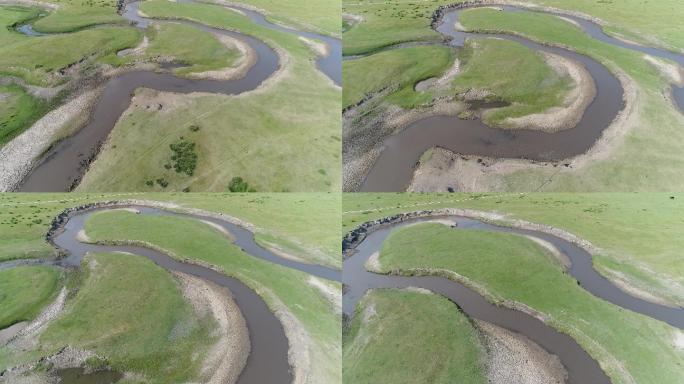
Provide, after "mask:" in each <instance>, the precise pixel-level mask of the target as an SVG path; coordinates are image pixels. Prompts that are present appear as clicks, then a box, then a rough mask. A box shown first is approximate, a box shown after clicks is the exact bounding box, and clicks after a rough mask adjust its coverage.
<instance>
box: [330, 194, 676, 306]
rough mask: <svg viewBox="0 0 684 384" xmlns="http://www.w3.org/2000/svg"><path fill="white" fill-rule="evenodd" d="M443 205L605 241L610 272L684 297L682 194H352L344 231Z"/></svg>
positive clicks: (602, 264)
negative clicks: (399, 214) (523, 221)
mask: <svg viewBox="0 0 684 384" xmlns="http://www.w3.org/2000/svg"><path fill="white" fill-rule="evenodd" d="M670 196H674V197H675V199H671V198H670ZM443 207H456V208H469V209H477V210H482V211H495V212H499V213H502V214H507V215H508V216H509V217H511V218H520V219H524V220H528V221H532V222H535V223H540V224H546V225H551V226H554V227H558V228H561V229H564V230H566V231H569V232H571V233H573V234H575V235H577V236H579V237H581V238H583V239H586V240H588V241H590V242H591V243H592V244H594V245H595V246H597V247H599V248H600V249H601V252H600V253H599V254H595V255H593V259H594V266H595V268H597V269H598V270H599V271H600V272H602V273H603V274H604V275H606V276H613V275H616V274H619V275H623V276H625V277H626V278H627V280H628V281H629V282H630V284H632V285H633V286H635V287H638V288H640V289H643V290H645V291H647V292H651V293H653V294H655V295H657V296H660V297H662V298H665V299H668V300H670V301H671V302H673V303H675V304H678V305H684V289H682V287H683V286H684V279H683V278H682V277H683V276H684V262H682V258H681V250H682V249H684V239H682V237H681V236H680V235H679V234H681V233H682V232H683V231H684V220H683V219H682V212H684V196H681V195H680V194H675V195H670V194H630V193H611V194H605V193H601V194H599V193H596V194H568V193H566V194H561V193H554V194H546V193H538V194H470V195H469V194H345V196H344V199H343V212H346V213H344V214H343V216H342V217H343V221H342V225H343V231H344V232H347V231H349V230H351V229H352V228H354V227H355V226H357V225H359V224H360V223H362V222H365V221H368V220H373V219H375V218H379V217H385V216H389V215H392V214H396V213H399V212H411V211H419V210H429V209H437V208H443Z"/></svg>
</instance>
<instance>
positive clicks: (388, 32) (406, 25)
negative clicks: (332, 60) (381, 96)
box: [342, 0, 684, 54]
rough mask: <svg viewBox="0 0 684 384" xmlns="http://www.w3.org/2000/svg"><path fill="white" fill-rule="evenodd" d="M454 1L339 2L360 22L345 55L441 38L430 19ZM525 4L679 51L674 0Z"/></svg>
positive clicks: (681, 13) (536, 0)
mask: <svg viewBox="0 0 684 384" xmlns="http://www.w3.org/2000/svg"><path fill="white" fill-rule="evenodd" d="M458 2H459V1H453V0H435V1H425V2H418V1H403V0H390V1H383V2H380V1H377V0H343V2H342V10H343V12H345V13H350V14H354V15H359V16H362V17H363V19H364V20H363V22H361V23H359V24H358V25H356V26H355V27H354V28H352V29H351V30H349V31H348V32H345V34H344V40H345V41H344V45H345V51H344V52H345V54H358V53H362V52H369V51H372V50H374V49H377V48H379V47H383V46H386V45H390V44H394V43H399V42H405V41H418V40H422V41H425V40H438V39H440V35H439V34H438V33H436V32H434V31H433V30H431V29H430V17H431V16H432V14H433V12H434V11H435V9H437V7H438V6H440V5H445V4H454V3H458ZM529 3H530V4H536V5H545V6H552V7H556V8H561V9H565V10H569V11H579V12H583V13H585V14H589V15H591V16H594V17H598V18H600V19H602V20H604V21H605V22H606V23H607V26H606V27H605V30H606V31H607V32H608V33H612V34H615V35H622V36H625V37H627V38H629V39H633V40H636V41H639V42H643V43H645V44H657V45H661V46H664V47H669V48H672V49H675V50H679V51H682V50H684V32H682V29H681V28H678V25H679V20H680V19H681V18H682V17H684V9H683V8H682V7H681V4H680V3H679V2H678V0H663V1H657V2H656V1H649V2H644V1H641V0H624V1H594V0H578V1H564V0H533V1H529Z"/></svg>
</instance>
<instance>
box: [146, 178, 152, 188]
mask: <svg viewBox="0 0 684 384" xmlns="http://www.w3.org/2000/svg"><path fill="white" fill-rule="evenodd" d="M145 185H147V186H148V187H151V186H153V185H154V180H147V181H146V182H145Z"/></svg>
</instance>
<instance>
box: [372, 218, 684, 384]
mask: <svg viewBox="0 0 684 384" xmlns="http://www.w3.org/2000/svg"><path fill="white" fill-rule="evenodd" d="M546 252H548V251H546V250H544V249H543V248H542V247H541V246H540V245H537V244H536V243H534V242H532V241H530V240H528V239H526V238H524V237H521V236H518V235H513V234H506V233H487V232H482V231H477V230H467V229H464V230H453V229H451V228H449V227H446V226H444V225H441V224H420V225H416V226H412V227H406V228H402V229H398V230H395V231H394V232H393V233H392V234H391V235H390V237H389V238H388V239H387V241H386V242H385V244H384V245H383V247H382V250H381V253H380V259H379V260H380V265H381V269H382V270H383V271H385V272H389V271H401V272H400V273H406V274H411V273H412V272H411V271H412V270H414V269H416V268H434V269H437V270H446V271H453V272H455V273H457V274H459V275H461V276H464V277H465V278H466V279H468V280H469V281H472V282H473V283H474V284H476V285H478V286H483V287H484V290H486V296H487V297H488V298H489V299H490V300H491V301H493V302H496V303H499V302H502V301H504V300H511V301H515V302H519V303H524V304H526V305H528V306H530V307H532V308H533V309H535V310H537V311H539V312H541V313H544V314H546V315H548V316H549V319H548V320H547V321H546V322H547V324H549V325H551V326H553V327H555V328H557V329H559V330H561V331H563V332H566V333H568V334H569V335H571V336H572V337H573V338H574V339H575V340H577V342H578V343H580V344H581V345H582V346H583V347H584V349H585V350H587V351H588V352H589V353H590V354H591V355H592V356H593V357H594V358H595V359H596V360H597V361H599V363H600V364H601V367H602V368H603V369H604V370H605V371H606V373H607V374H608V375H609V376H610V377H611V379H612V380H613V382H614V383H631V382H634V381H635V382H639V383H654V384H655V383H676V382H678V381H679V379H680V378H681V366H682V364H683V363H684V353H682V351H681V349H678V347H677V346H676V343H675V342H674V341H673V338H675V337H676V335H677V334H678V333H679V331H678V330H677V329H676V328H674V327H671V326H669V325H667V324H665V323H662V322H660V321H657V320H653V319H651V318H648V317H646V316H643V315H639V314H636V313H633V312H630V311H626V310H623V309H621V308H619V307H617V306H614V305H612V304H609V303H607V302H605V301H603V300H601V299H598V298H596V297H594V296H593V295H591V294H589V293H588V292H586V291H584V290H583V289H582V288H581V287H580V286H579V285H578V284H577V282H576V281H575V279H574V278H572V277H570V276H569V275H568V274H565V273H563V271H562V268H561V267H560V265H559V263H557V262H552V261H549V258H550V257H549V256H548V255H546V254H545V253H546Z"/></svg>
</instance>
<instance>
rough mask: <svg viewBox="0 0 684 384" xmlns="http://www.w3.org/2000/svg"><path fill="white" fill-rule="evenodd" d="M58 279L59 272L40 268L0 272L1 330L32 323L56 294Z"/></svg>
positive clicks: (33, 267) (20, 268) (21, 268)
mask: <svg viewBox="0 0 684 384" xmlns="http://www.w3.org/2000/svg"><path fill="white" fill-rule="evenodd" d="M61 276H62V273H61V272H60V271H59V270H58V269H56V268H52V267H42V266H39V267H38V266H26V267H16V268H11V269H8V270H3V271H0V308H2V310H1V311H0V329H2V328H6V327H9V326H10V325H12V324H15V323H18V322H21V321H29V320H33V318H35V317H36V316H37V315H38V313H40V311H41V310H42V309H43V307H44V306H45V305H46V304H48V303H49V302H50V300H52V299H53V298H54V297H55V295H56V294H57V292H58V291H59V289H58V288H59V285H60V282H61ZM0 370H1V368H0Z"/></svg>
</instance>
